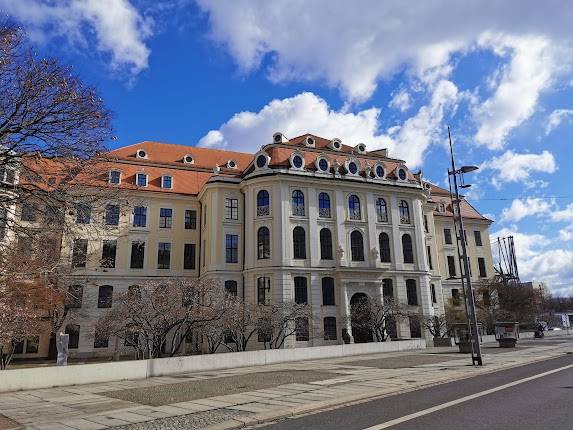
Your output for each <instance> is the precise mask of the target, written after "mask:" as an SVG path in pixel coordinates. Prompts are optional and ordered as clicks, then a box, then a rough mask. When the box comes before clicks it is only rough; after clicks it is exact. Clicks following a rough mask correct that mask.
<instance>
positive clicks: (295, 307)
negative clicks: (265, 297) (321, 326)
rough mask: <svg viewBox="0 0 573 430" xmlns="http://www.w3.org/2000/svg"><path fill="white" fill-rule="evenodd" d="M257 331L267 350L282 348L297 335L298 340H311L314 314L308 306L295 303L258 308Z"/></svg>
mask: <svg viewBox="0 0 573 430" xmlns="http://www.w3.org/2000/svg"><path fill="white" fill-rule="evenodd" d="M256 317H257V320H256V323H255V327H256V331H257V335H258V337H259V340H262V341H263V343H264V346H265V349H278V348H282V347H283V345H284V343H285V341H286V340H287V339H288V338H289V337H290V336H293V335H295V336H296V337H297V340H309V339H310V336H311V333H310V320H311V318H312V313H311V310H310V306H308V305H307V304H298V303H294V302H282V303H274V304H271V305H260V306H257V312H256Z"/></svg>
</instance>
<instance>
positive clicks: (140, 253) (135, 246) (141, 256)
mask: <svg viewBox="0 0 573 430" xmlns="http://www.w3.org/2000/svg"><path fill="white" fill-rule="evenodd" d="M144 260H145V242H141V241H135V242H131V265H130V267H131V268H132V269H143V262H144Z"/></svg>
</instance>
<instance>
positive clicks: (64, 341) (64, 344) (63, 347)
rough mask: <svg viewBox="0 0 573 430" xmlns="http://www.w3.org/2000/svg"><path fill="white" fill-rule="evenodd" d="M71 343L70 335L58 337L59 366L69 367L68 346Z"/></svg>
mask: <svg viewBox="0 0 573 430" xmlns="http://www.w3.org/2000/svg"><path fill="white" fill-rule="evenodd" d="M69 342H70V335H69V334H65V333H59V334H58V335H57V336H56V348H57V349H58V358H57V361H56V365H57V366H67V365H68V344H69Z"/></svg>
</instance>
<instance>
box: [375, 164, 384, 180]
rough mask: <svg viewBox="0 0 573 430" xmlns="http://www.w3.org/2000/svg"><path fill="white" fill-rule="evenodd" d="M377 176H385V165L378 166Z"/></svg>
mask: <svg viewBox="0 0 573 430" xmlns="http://www.w3.org/2000/svg"><path fill="white" fill-rule="evenodd" d="M376 176H378V177H379V178H383V177H384V167H382V166H376Z"/></svg>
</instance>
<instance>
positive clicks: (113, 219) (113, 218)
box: [105, 205, 119, 225]
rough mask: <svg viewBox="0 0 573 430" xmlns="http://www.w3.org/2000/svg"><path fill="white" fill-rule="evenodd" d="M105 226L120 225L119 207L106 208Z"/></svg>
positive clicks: (109, 206) (108, 206) (110, 206)
mask: <svg viewBox="0 0 573 430" xmlns="http://www.w3.org/2000/svg"><path fill="white" fill-rule="evenodd" d="M105 225H119V205H106V206H105Z"/></svg>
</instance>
